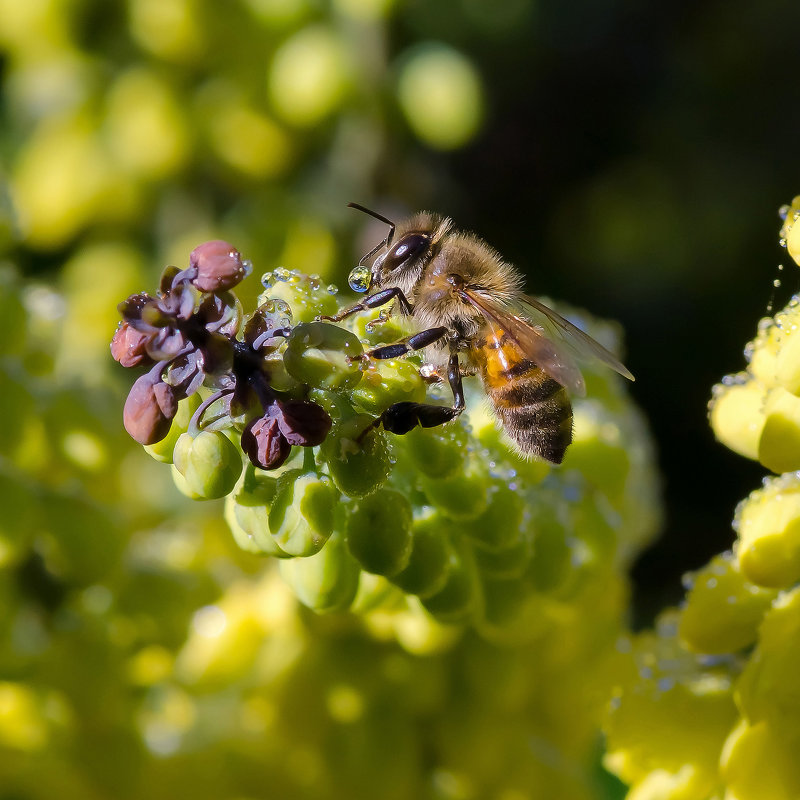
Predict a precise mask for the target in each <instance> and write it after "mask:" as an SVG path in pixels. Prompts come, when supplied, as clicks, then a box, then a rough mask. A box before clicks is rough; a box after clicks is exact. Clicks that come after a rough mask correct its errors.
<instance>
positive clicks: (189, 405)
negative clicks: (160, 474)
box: [144, 393, 201, 464]
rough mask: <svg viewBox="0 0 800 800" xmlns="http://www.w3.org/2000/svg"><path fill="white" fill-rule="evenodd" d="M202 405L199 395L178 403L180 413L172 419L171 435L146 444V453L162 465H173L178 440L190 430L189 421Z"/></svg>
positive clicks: (196, 394)
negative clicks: (173, 454)
mask: <svg viewBox="0 0 800 800" xmlns="http://www.w3.org/2000/svg"><path fill="white" fill-rule="evenodd" d="M200 403H201V398H200V395H199V394H198V393H195V394H193V395H190V396H189V397H187V398H186V399H184V400H181V401H180V402H179V403H178V413H177V414H175V416H174V417H173V419H172V425H171V426H170V429H169V433H167V435H166V436H165V437H164V438H163V439H162V440H161V441H160V442H156V443H155V444H146V445H145V446H144V451H145V453H147V454H148V455H149V456H152V457H153V458H154V459H155V460H156V461H160V462H161V463H162V464H171V463H172V452H173V450H174V449H175V445H176V444H177V443H178V438H179V437H180V435H181V434H182V433H186V431H187V430H188V429H189V421H190V420H191V418H192V414H194V412H195V411H197V408H198V407H199V405H200Z"/></svg>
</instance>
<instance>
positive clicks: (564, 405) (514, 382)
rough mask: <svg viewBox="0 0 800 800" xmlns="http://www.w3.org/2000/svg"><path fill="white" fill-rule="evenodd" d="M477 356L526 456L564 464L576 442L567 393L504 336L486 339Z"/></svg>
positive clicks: (502, 416) (503, 419) (499, 408)
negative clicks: (570, 447) (573, 441)
mask: <svg viewBox="0 0 800 800" xmlns="http://www.w3.org/2000/svg"><path fill="white" fill-rule="evenodd" d="M478 352H479V353H480V358H479V359H478V360H479V363H480V366H481V368H482V374H483V382H484V386H485V387H486V392H487V394H488V395H489V399H490V400H491V402H492V406H493V408H494V411H495V413H496V414H497V416H498V418H499V420H500V422H501V423H502V426H503V429H504V430H505V431H506V433H507V434H508V435H509V436H510V437H511V438H512V439H513V441H514V442H515V444H516V445H517V447H519V449H520V450H521V451H522V453H524V454H525V455H534V456H538V457H540V458H544V459H546V460H547V461H550V462H552V463H554V464H560V463H561V461H562V459H563V458H564V453H565V451H566V449H567V447H568V446H569V444H570V442H571V441H572V406H571V405H570V402H569V397H568V395H567V390H566V389H565V388H564V387H563V386H562V385H561V384H560V383H558V381H555V380H553V378H551V377H550V376H549V375H548V374H547V373H546V372H545V371H544V370H542V369H541V368H540V367H538V366H537V365H536V364H535V363H534V362H532V361H530V360H529V359H527V358H525V356H524V355H523V353H522V352H521V351H520V350H519V348H518V347H516V346H515V344H514V343H513V342H512V341H510V339H509V337H508V336H507V335H505V334H504V335H502V336H501V337H500V338H498V337H497V336H495V335H491V336H487V338H486V339H485V340H484V342H483V343H482V346H481V347H480V348H479V351H478Z"/></svg>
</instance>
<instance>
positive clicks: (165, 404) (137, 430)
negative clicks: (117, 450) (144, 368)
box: [122, 375, 178, 444]
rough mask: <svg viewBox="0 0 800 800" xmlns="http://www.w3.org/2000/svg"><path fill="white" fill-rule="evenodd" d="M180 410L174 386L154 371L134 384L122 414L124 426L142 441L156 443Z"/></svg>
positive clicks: (165, 433) (167, 430)
mask: <svg viewBox="0 0 800 800" xmlns="http://www.w3.org/2000/svg"><path fill="white" fill-rule="evenodd" d="M177 411H178V400H177V398H176V397H175V392H174V390H173V389H172V387H171V386H169V385H167V384H166V383H164V382H163V381H161V380H160V379H154V378H153V377H152V376H151V375H142V376H141V377H140V378H138V379H137V380H136V382H135V383H134V384H133V386H132V387H131V391H130V393H129V394H128V399H127V400H126V401H125V408H124V409H123V412H122V418H123V422H124V424H125V430H126V431H128V433H129V434H130V435H131V436H132V437H133V438H134V439H135V440H136V441H137V442H139V444H155V443H156V442H160V441H161V440H162V439H163V438H164V437H165V436H166V435H167V434H168V433H169V429H170V426H171V424H172V418H173V417H174V416H175V414H176V413H177Z"/></svg>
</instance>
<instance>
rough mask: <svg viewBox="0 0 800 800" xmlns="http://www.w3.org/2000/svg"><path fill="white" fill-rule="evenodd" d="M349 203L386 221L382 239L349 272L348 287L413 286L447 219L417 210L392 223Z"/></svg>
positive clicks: (354, 205)
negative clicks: (399, 222)
mask: <svg viewBox="0 0 800 800" xmlns="http://www.w3.org/2000/svg"><path fill="white" fill-rule="evenodd" d="M350 206H351V207H353V208H356V209H358V210H359V211H364V212H365V213H367V214H369V215H370V216H373V217H375V218H376V219H379V220H381V221H382V222H385V223H386V224H387V225H389V233H388V235H387V236H386V239H385V240H384V241H383V242H381V243H380V244H379V245H378V246H377V247H375V248H373V249H372V250H371V251H370V252H369V253H367V254H366V255H365V256H364V257H363V258H362V259H361V261H360V262H359V264H358V266H357V267H356V268H355V269H354V270H353V271H352V272H351V273H350V279H349V282H350V287H351V288H352V289H353V290H354V291H361V292H366V291H369V290H370V289H372V288H380V287H385V286H399V287H400V288H403V289H405V290H407V289H408V288H410V286H413V285H414V284H415V283H416V281H417V280H418V279H419V277H420V275H421V274H422V270H423V269H424V267H425V264H426V263H427V262H428V260H429V257H430V255H431V253H432V250H433V247H434V244H435V242H436V241H438V239H439V238H440V237H441V234H442V233H443V232H444V231H445V230H446V227H447V225H448V224H449V222H448V221H445V220H441V219H440V218H438V217H435V216H434V215H432V214H427V213H421V214H417V215H415V216H414V217H412V218H411V219H409V220H407V221H406V222H404V223H402V224H401V225H399V226H396V225H395V224H394V223H393V222H391V221H390V220H388V219H386V217H383V216H381V215H380V214H377V213H375V212H374V211H370V210H369V209H367V208H364V207H363V206H359V205H356V204H355V203H350ZM376 253H377V254H378V255H377V256H376V257H375V260H374V261H373V262H372V267H371V268H369V267H367V266H366V262H368V261H369V259H370V258H371V257H372V256H374V255H375V254H376Z"/></svg>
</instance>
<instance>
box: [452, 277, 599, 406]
mask: <svg viewBox="0 0 800 800" xmlns="http://www.w3.org/2000/svg"><path fill="white" fill-rule="evenodd" d="M461 294H462V297H463V298H464V299H465V300H466V301H467V302H468V303H470V304H471V305H473V306H474V307H475V308H477V309H478V310H479V311H480V312H481V313H482V314H483V316H484V317H485V318H486V320H487V322H488V323H489V325H490V326H491V328H492V331H493V335H494V338H495V340H496V341H497V342H498V344H499V343H500V342H501V340H502V337H503V335H504V334H507V335H508V336H509V337H510V338H511V339H512V340H513V341H514V343H515V344H516V345H517V347H518V348H519V349H520V350H521V351H522V352H523V353H524V354H525V356H526V357H527V358H529V359H530V360H531V361H532V362H533V363H534V364H536V366H538V367H541V369H543V370H544V371H545V372H546V373H547V374H548V375H549V376H550V377H551V378H552V379H553V380H555V381H558V383H560V384H561V385H562V386H566V387H567V389H569V390H570V391H571V392H572V393H573V394H576V395H578V396H581V397H582V396H583V395H585V394H586V385H585V383H584V381H583V375H581V371H580V370H579V369H578V367H577V366H576V365H575V363H574V361H573V358H572V356H571V354H570V353H569V351H568V348H567V346H566V345H565V344H564V343H563V341H562V340H563V336H560V335H557V336H551V335H548V333H547V331H546V330H545V327H544V326H543V325H539V324H537V322H535V321H534V320H529V319H527V316H528V315H527V313H526V312H525V311H524V310H523V309H521V311H522V313H517V311H516V309H515V306H516V301H502V300H497V299H495V298H490V297H487V296H486V295H485V294H483V293H481V292H479V291H475V290H470V289H463V290H462V292H461ZM526 299H527V298H526ZM523 313H524V316H523ZM537 316H540V315H538V314H537ZM545 319H547V317H546V315H545ZM564 322H566V320H564ZM567 324H569V323H567ZM573 327H574V326H573ZM575 330H578V329H577V328H575ZM584 335H585V334H584ZM586 338H589V337H586ZM592 341H593V340H592ZM595 344H597V343H596V342H595ZM597 346H598V347H600V345H597Z"/></svg>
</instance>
